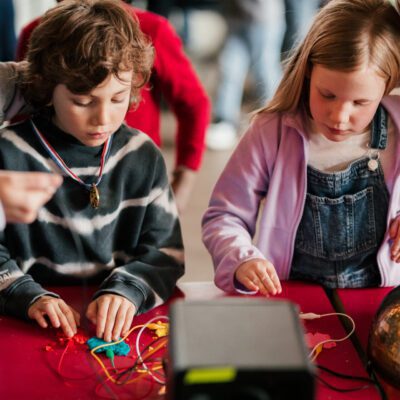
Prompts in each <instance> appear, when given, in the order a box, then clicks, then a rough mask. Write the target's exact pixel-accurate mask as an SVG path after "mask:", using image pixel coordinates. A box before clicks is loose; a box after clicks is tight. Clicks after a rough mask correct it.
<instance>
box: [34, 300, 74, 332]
mask: <svg viewBox="0 0 400 400" xmlns="http://www.w3.org/2000/svg"><path fill="white" fill-rule="evenodd" d="M45 316H47V317H48V319H49V321H50V324H51V325H52V326H53V327H54V328H61V329H62V330H63V332H64V334H65V336H67V337H72V336H74V335H75V334H76V332H77V328H76V327H77V326H79V323H80V315H79V313H78V312H76V311H75V310H74V309H73V308H72V307H70V306H69V305H68V304H66V303H65V301H64V300H62V299H58V298H56V297H51V296H42V297H39V299H38V300H36V301H35V302H34V303H33V304H32V305H31V306H30V307H29V309H28V317H29V318H31V319H34V320H36V322H37V323H38V324H39V325H40V326H41V327H42V328H47V327H48V322H47V321H46V318H45Z"/></svg>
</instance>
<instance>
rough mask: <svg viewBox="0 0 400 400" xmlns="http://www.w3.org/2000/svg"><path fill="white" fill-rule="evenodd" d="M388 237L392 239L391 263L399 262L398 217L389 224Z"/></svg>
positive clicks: (399, 238) (399, 221) (399, 233)
mask: <svg viewBox="0 0 400 400" xmlns="http://www.w3.org/2000/svg"><path fill="white" fill-rule="evenodd" d="M389 236H390V238H391V239H392V241H393V243H392V248H391V251H390V252H391V258H392V260H393V261H395V262H397V263H399V262H400V215H399V216H397V217H396V218H395V219H394V220H393V221H392V222H391V223H390V228H389Z"/></svg>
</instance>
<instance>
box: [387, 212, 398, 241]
mask: <svg viewBox="0 0 400 400" xmlns="http://www.w3.org/2000/svg"><path fill="white" fill-rule="evenodd" d="M399 223H400V221H399V217H397V218H396V219H394V220H393V221H392V223H391V224H390V228H389V236H390V238H391V239H394V238H395V237H396V235H397V232H398V230H399Z"/></svg>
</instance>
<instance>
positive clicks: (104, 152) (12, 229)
mask: <svg viewBox="0 0 400 400" xmlns="http://www.w3.org/2000/svg"><path fill="white" fill-rule="evenodd" d="M152 60H153V54H152V48H151V46H150V45H149V44H148V42H147V41H146V40H145V38H144V36H143V34H142V33H141V31H140V30H139V27H138V24H137V22H136V21H134V20H133V19H132V17H130V16H129V15H128V14H127V13H126V11H125V10H124V8H123V7H122V6H121V5H120V4H119V1H118V0H83V1H82V0H80V1H77V0H70V1H63V2H61V3H60V4H58V5H57V6H56V7H54V8H53V9H51V10H49V11H48V12H47V13H46V14H45V16H44V17H43V18H42V20H41V24H40V25H39V26H38V28H37V29H36V30H35V32H34V33H33V35H32V37H31V42H30V47H29V51H28V55H27V61H28V62H27V64H26V65H25V66H24V68H23V70H22V85H21V88H22V91H23V95H24V97H25V99H27V100H28V102H29V103H30V104H31V105H32V106H34V108H35V109H37V110H39V111H38V112H37V113H36V115H34V117H33V118H32V119H31V120H29V121H25V122H23V123H21V124H17V125H13V126H10V127H8V128H7V129H5V130H4V131H3V132H2V135H1V137H0V168H3V169H15V170H35V171H47V172H48V171H58V172H62V173H63V174H64V175H65V176H66V178H65V179H64V182H63V184H62V186H61V188H60V189H59V190H58V191H57V193H56V194H55V196H54V197H53V199H52V200H51V201H50V202H49V203H48V204H47V205H46V206H45V208H44V209H42V210H41V211H40V212H39V215H38V219H37V221H35V222H34V223H33V224H31V225H19V224H15V225H9V226H7V228H6V229H5V231H4V233H3V234H2V235H1V236H0V255H1V259H2V264H1V265H0V273H3V274H2V275H3V276H4V279H3V280H2V281H1V282H0V312H2V313H6V314H10V315H15V316H19V317H29V318H31V319H35V320H36V321H37V322H38V323H39V325H40V326H42V327H46V326H47V325H48V322H47V320H46V318H45V317H46V316H47V317H48V320H49V321H50V324H51V325H52V326H54V327H61V328H62V330H63V332H64V333H65V334H66V335H67V336H69V337H70V336H73V334H74V333H75V332H76V326H77V325H78V324H79V315H78V313H77V312H76V311H75V310H73V309H72V308H71V307H69V306H68V305H67V304H66V303H65V302H64V301H63V300H62V299H60V298H59V296H57V294H55V293H51V292H48V291H46V290H45V289H44V288H43V287H42V286H41V285H40V284H48V285H56V284H60V283H64V284H79V282H81V281H82V279H86V280H87V281H89V282H99V281H100V282H101V281H102V284H101V286H100V288H99V290H98V291H97V292H96V293H95V295H94V299H93V301H92V302H91V303H90V304H89V306H88V309H87V313H86V316H87V317H88V318H89V319H90V320H91V321H92V322H93V323H95V324H96V334H97V336H98V337H100V338H104V340H106V341H111V340H117V339H118V338H119V337H120V336H121V335H124V334H125V333H127V331H128V330H129V327H130V325H131V323H132V319H133V316H134V315H135V314H136V313H137V312H144V311H146V310H148V309H149V308H151V307H153V306H155V305H157V304H159V303H160V302H161V301H165V300H166V299H167V298H168V297H169V296H170V294H171V293H172V291H173V288H174V287H175V283H176V281H177V279H178V278H179V277H180V276H181V275H182V274H183V268H184V267H183V248H182V239H181V234H180V228H179V221H178V218H177V212H176V206H175V204H174V201H173V198H172V195H171V190H170V188H169V185H168V179H167V174H166V170H165V165H164V162H163V159H162V156H161V154H160V152H159V151H158V150H157V149H156V148H155V146H154V145H153V144H152V142H151V140H149V139H148V138H147V136H146V135H144V134H142V133H140V132H138V131H134V130H132V129H130V128H127V127H126V126H125V125H123V124H122V123H123V120H124V117H125V114H126V111H127V109H128V107H129V104H130V101H131V99H135V100H137V99H138V97H139V90H140V88H141V87H142V86H143V85H144V84H145V83H146V82H147V80H148V77H149V75H150V71H151V66H152ZM78 238H79V242H78V241H77V239H78ZM77 244H78V245H79V248H77ZM27 273H29V275H28V274H27Z"/></svg>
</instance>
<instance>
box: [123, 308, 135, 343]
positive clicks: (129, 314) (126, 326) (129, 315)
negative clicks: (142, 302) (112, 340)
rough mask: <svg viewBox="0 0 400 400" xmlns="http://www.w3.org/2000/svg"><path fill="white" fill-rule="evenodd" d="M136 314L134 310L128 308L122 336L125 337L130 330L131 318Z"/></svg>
mask: <svg viewBox="0 0 400 400" xmlns="http://www.w3.org/2000/svg"><path fill="white" fill-rule="evenodd" d="M135 314H136V308H135V307H130V308H129V310H128V312H127V313H126V317H125V322H124V326H123V327H122V336H126V335H127V334H128V332H129V329H131V325H132V321H133V318H134V316H135Z"/></svg>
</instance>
